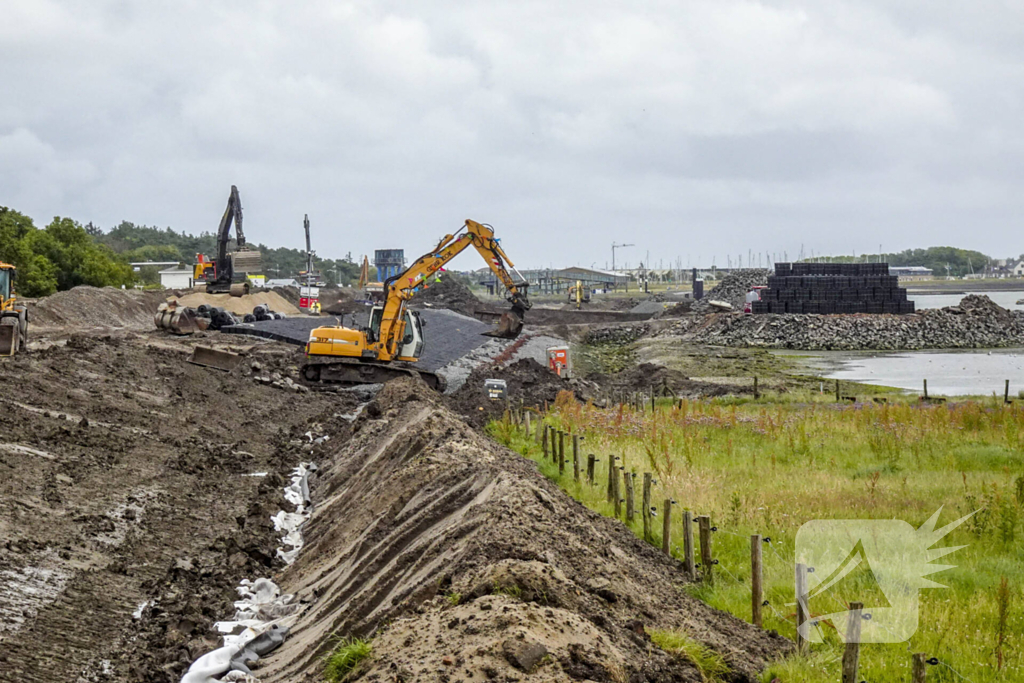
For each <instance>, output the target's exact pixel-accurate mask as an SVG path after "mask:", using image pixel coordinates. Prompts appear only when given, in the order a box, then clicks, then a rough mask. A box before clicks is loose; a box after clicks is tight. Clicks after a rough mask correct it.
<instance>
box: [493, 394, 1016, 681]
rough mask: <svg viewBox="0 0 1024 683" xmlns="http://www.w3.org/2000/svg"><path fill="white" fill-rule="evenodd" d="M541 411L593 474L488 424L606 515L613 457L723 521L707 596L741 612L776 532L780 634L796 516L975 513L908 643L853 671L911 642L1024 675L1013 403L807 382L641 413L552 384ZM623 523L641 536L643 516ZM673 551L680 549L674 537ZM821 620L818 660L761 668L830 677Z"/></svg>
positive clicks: (883, 647)
mask: <svg viewBox="0 0 1024 683" xmlns="http://www.w3.org/2000/svg"><path fill="white" fill-rule="evenodd" d="M800 398H802V399H803V400H799V399H800ZM826 398H827V395H826ZM545 420H546V422H547V423H548V424H551V425H553V426H555V427H557V428H559V429H565V430H572V431H575V432H577V433H580V434H584V435H585V436H586V442H585V444H586V450H585V452H584V453H582V454H581V457H582V458H584V459H585V458H586V454H588V453H594V454H596V455H597V457H598V459H599V462H598V466H597V473H596V479H597V481H596V482H595V484H594V486H589V485H588V484H586V483H585V482H582V483H576V482H574V481H572V474H571V472H572V468H571V467H567V476H565V477H562V478H560V477H559V475H558V469H557V466H556V465H554V464H553V463H551V462H550V461H547V462H545V461H543V458H542V455H541V452H540V448H539V446H537V445H536V444H535V443H534V442H533V440H532V439H529V440H528V439H526V438H524V436H523V434H522V432H521V431H518V430H516V429H514V428H512V427H510V426H508V425H498V424H493V425H492V427H491V433H492V434H493V435H495V437H496V438H498V439H499V440H501V441H502V442H503V443H506V444H507V445H509V446H511V447H512V448H514V449H516V450H517V451H519V452H520V453H522V454H524V455H526V456H527V457H530V458H533V459H534V460H536V461H538V464H539V466H540V469H541V471H542V472H543V473H544V474H545V475H546V476H548V477H549V478H551V479H553V480H555V481H557V482H558V483H559V484H560V485H561V486H562V487H563V488H564V489H565V490H566V491H567V492H568V493H569V494H570V495H572V496H573V497H575V498H577V499H578V500H580V501H581V502H583V503H584V504H585V505H587V506H588V507H590V508H591V509H593V510H596V511H597V512H599V513H601V514H603V515H606V516H609V517H610V516H613V514H614V513H613V508H612V505H611V504H610V503H607V502H606V501H605V490H606V485H607V476H608V464H609V462H611V461H612V456H618V457H619V458H620V459H619V460H618V463H619V464H620V465H622V466H624V467H625V469H626V470H627V471H633V472H636V473H643V472H652V473H654V475H655V478H656V481H657V483H656V485H655V490H654V494H653V499H654V501H655V504H656V505H659V506H660V503H661V501H662V500H663V499H664V498H672V499H675V500H676V501H678V503H679V505H678V506H677V507H676V508H674V509H673V513H672V514H673V515H677V516H676V517H674V520H675V519H678V520H680V521H676V522H674V528H676V529H678V524H680V523H681V512H682V510H683V509H689V510H691V511H693V512H694V513H695V514H709V515H711V517H712V522H713V523H714V524H716V525H717V526H719V528H720V529H721V531H720V532H719V533H717V534H715V537H714V544H715V545H714V555H715V557H716V558H718V559H719V567H718V568H717V569H718V570H719V571H718V574H717V576H718V579H717V580H716V584H715V587H714V588H713V589H706V588H697V589H691V590H694V591H695V592H696V593H697V594H698V595H699V597H701V598H702V599H704V600H706V601H707V602H709V603H710V604H711V605H713V606H714V607H717V608H720V609H724V610H727V611H729V612H731V613H733V614H735V615H736V616H738V617H740V618H742V619H745V620H749V619H750V593H749V590H750V588H749V586H750V568H749V557H750V548H749V543H750V541H749V537H750V534H753V533H760V534H762V535H763V536H766V537H769V538H771V542H770V543H766V544H765V549H764V562H765V594H766V597H767V598H768V600H769V601H770V607H768V608H765V628H769V629H775V630H777V631H779V632H780V633H782V634H783V635H785V636H787V637H789V638H793V637H794V635H795V628H794V620H795V616H794V614H793V607H792V605H791V603H792V602H793V586H792V562H793V552H794V539H795V535H796V532H797V530H798V529H799V528H800V526H801V525H802V524H803V523H804V522H807V521H809V520H813V519H902V520H905V521H907V522H909V523H910V524H911V525H913V526H915V527H917V526H920V525H921V524H922V523H923V522H924V521H925V520H926V519H927V518H928V517H930V516H931V515H932V514H933V513H934V512H935V511H936V510H937V509H939V508H940V507H942V508H943V512H942V514H941V516H940V519H939V524H940V525H942V524H945V523H948V522H950V521H952V520H954V519H958V518H959V517H961V516H964V515H966V514H968V513H970V512H973V511H976V510H977V514H975V515H974V516H973V517H971V518H970V520H968V522H967V523H965V524H964V525H963V526H961V527H960V528H958V529H957V530H956V531H954V532H953V533H951V534H950V535H949V536H947V537H946V538H945V539H943V540H942V541H940V542H939V543H938V545H939V546H957V545H966V546H967V547H965V548H964V549H962V550H959V551H957V552H956V553H954V554H952V555H949V556H948V557H947V558H946V559H944V560H943V561H940V562H939V563H945V564H951V565H955V568H953V569H950V570H947V571H943V572H940V573H938V574H933V575H931V577H930V578H931V579H932V580H935V581H937V582H938V583H940V584H944V585H947V586H948V588H945V589H939V588H932V589H923V590H921V592H920V627H919V629H918V632H917V634H916V635H914V636H913V638H911V640H910V642H909V643H899V644H891V645H889V644H866V645H864V646H863V647H862V650H861V653H862V654H861V671H862V678H864V679H865V680H869V681H900V680H908V679H909V675H910V653H911V652H925V653H927V654H928V655H929V656H930V657H931V656H934V657H938V658H939V659H940V660H941V661H942V662H943V663H944V664H948V666H949V667H952V669H955V670H957V671H960V672H962V673H966V672H970V673H969V674H968V675H969V678H970V680H972V681H974V683H982V682H988V681H992V682H994V681H1012V680H1024V645H1022V642H1021V641H1022V633H1024V614H1022V610H1021V607H1020V604H1019V601H1018V600H1015V599H1014V597H1013V596H1015V595H1017V594H1018V592H1019V590H1020V587H1021V585H1022V583H1024V562H1022V551H1024V544H1022V540H1021V536H1022V533H1021V532H1022V528H1021V525H1022V523H1024V517H1022V513H1024V510H1022V506H1024V453H1022V450H1021V448H1022V435H1024V407H1022V406H1020V405H1019V404H1018V405H1011V406H1004V405H1002V404H1001V402H1000V403H997V402H995V401H992V400H988V399H981V400H971V401H963V402H958V403H955V404H944V405H921V404H918V403H916V402H911V401H910V400H907V399H902V400H901V399H897V398H892V397H891V398H890V400H889V402H887V403H882V404H875V403H865V404H845V405H842V404H834V403H831V402H827V401H826V400H823V398H822V397H820V396H819V395H818V394H817V392H814V393H813V394H812V393H809V392H808V393H806V394H805V395H803V396H802V397H801V396H788V397H784V398H782V399H781V400H776V398H775V397H773V396H771V395H765V396H762V398H761V399H759V400H757V401H753V400H734V399H729V400H708V401H683V402H682V404H681V405H671V401H668V400H666V401H663V402H661V403H659V405H658V409H657V411H656V412H654V413H653V414H652V413H651V411H650V409H649V408H648V409H647V410H646V411H636V410H633V409H631V408H628V407H619V406H616V407H614V408H610V409H599V408H596V407H594V406H593V405H589V404H581V403H579V402H577V401H575V400H574V399H573V398H572V396H571V395H570V394H568V393H563V395H561V396H560V397H559V399H558V400H557V401H556V403H555V405H554V406H552V408H551V410H550V411H549V412H548V414H547V415H546V416H545ZM638 494H639V492H638ZM660 513H661V511H660V510H659V514H660ZM653 527H654V539H653V543H654V544H655V545H656V546H658V547H660V545H661V537H660V530H661V523H660V519H659V521H658V522H657V523H655V524H654V525H653ZM631 528H632V529H633V531H634V532H635V533H637V534H638V535H641V534H642V523H641V521H640V519H639V515H638V516H637V519H636V520H635V521H634V523H633V524H632V526H631ZM673 553H674V554H677V555H680V556H681V554H682V553H681V549H680V548H678V547H675V546H673ZM1003 576H1005V577H1006V581H1007V584H1006V587H1005V588H1001V579H1002V577H1003ZM861 590H863V591H867V590H868V588H867V584H866V583H865V582H849V583H847V584H844V585H843V588H842V590H838V586H837V590H833V591H830V592H828V593H827V594H826V595H824V596H822V597H819V598H816V599H815V600H813V601H812V604H811V611H812V613H818V614H824V613H829V612H834V611H837V610H839V609H844V608H845V604H847V603H849V602H850V601H853V600H861V599H862V597H863V596H862V595H859V594H854V593H856V592H858V591H861ZM844 591H845V592H844ZM850 591H852V592H850ZM823 632H824V633H825V640H826V642H825V643H823V644H821V645H815V646H813V649H814V656H812V657H810V658H807V659H804V660H796V659H791V660H787V661H785V662H782V663H778V664H776V665H774V666H773V667H772V668H771V669H770V670H769V672H767V673H766V679H765V680H766V681H770V680H771V678H772V676H777V677H779V678H780V679H781V680H782V681H785V682H786V683H789V682H791V681H821V680H838V679H839V673H840V668H839V657H840V656H841V643H839V640H838V638H837V637H836V636H835V635H834V629H833V625H831V624H827V623H826V624H824V625H823ZM1000 668H1001V670H1000ZM940 671H941V672H945V673H940ZM930 672H931V673H930V674H929V676H930V677H934V678H935V679H936V680H945V678H943V676H946V675H947V674H948V675H949V676H952V673H951V672H950V670H949V669H947V668H946V667H945V666H939V667H935V668H934V669H930ZM783 674H784V675H783ZM929 680H931V678H930V679H929ZM950 680H957V679H956V678H955V676H952V678H950Z"/></svg>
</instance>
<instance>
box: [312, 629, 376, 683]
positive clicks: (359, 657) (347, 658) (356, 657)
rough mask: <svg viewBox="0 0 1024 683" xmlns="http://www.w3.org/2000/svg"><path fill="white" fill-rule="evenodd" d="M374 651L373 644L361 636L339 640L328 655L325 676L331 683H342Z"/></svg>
mask: <svg viewBox="0 0 1024 683" xmlns="http://www.w3.org/2000/svg"><path fill="white" fill-rule="evenodd" d="M372 652H373V644H372V643H370V641H368V640H362V639H360V638H345V639H343V640H341V641H339V642H338V645H337V646H336V647H335V648H334V651H333V652H331V654H329V655H328V656H327V663H326V665H325V666H324V678H325V679H327V680H328V681H329V682H330V683H341V682H342V681H344V680H346V679H347V678H348V677H349V675H351V674H352V672H353V671H355V670H356V668H357V667H358V666H359V664H360V663H361V662H362V661H363V660H365V659H366V658H367V657H369V656H370V654H372Z"/></svg>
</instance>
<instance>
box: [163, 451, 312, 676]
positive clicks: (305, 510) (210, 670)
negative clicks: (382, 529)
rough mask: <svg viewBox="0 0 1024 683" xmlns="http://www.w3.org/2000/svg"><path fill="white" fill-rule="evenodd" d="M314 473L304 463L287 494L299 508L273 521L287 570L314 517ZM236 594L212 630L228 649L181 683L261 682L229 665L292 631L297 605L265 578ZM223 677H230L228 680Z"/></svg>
mask: <svg viewBox="0 0 1024 683" xmlns="http://www.w3.org/2000/svg"><path fill="white" fill-rule="evenodd" d="M326 439H327V437H321V440H324V441H325V440H326ZM315 471H316V465H314V464H313V463H311V462H304V463H300V464H299V466H298V467H296V468H295V469H294V470H292V476H291V482H290V483H289V484H288V486H286V487H285V489H284V497H285V500H287V501H288V502H289V503H291V504H292V505H294V506H295V509H296V511H295V512H285V511H284V510H280V511H279V512H278V513H277V514H276V515H273V516H272V517H271V518H270V519H271V521H273V523H274V529H275V530H277V531H282V532H284V533H283V534H282V536H281V544H282V545H281V547H279V548H278V549H277V556H278V557H280V558H281V559H282V560H283V561H284V562H285V564H291V563H293V562H295V558H296V557H298V554H299V550H301V549H302V543H303V541H302V532H301V530H300V529H301V527H302V525H303V524H305V522H306V520H307V519H309V517H310V515H311V514H312V510H313V506H312V503H311V501H310V497H309V475H310V473H312V472H315ZM285 548H288V550H285ZM235 590H236V591H238V595H239V598H240V599H239V600H236V601H235V603H234V605H235V615H234V618H233V619H232V620H230V621H218V622H217V623H216V624H214V628H216V629H217V630H218V631H219V632H220V633H223V634H225V635H224V639H223V642H224V644H223V645H222V646H221V647H219V648H217V649H216V650H213V651H212V652H207V653H206V654H205V655H203V656H202V657H200V658H199V659H197V660H196V661H194V662H192V666H190V667H189V669H188V671H187V672H186V673H185V675H184V676H183V677H182V679H181V683H217V682H218V681H241V682H243V683H259V679H258V678H256V677H254V676H252V675H251V674H249V673H247V672H243V671H238V670H235V671H230V672H228V670H229V669H231V667H232V664H231V660H232V659H235V658H236V656H238V655H239V654H241V653H242V652H243V651H244V650H245V647H246V645H248V644H249V643H251V642H252V641H253V640H255V639H256V638H258V637H259V636H260V635H261V634H263V633H266V632H267V631H269V630H270V629H272V628H273V627H275V626H278V627H288V626H291V624H292V622H293V621H294V620H295V617H296V613H297V612H298V609H299V605H298V604H297V603H295V596H294V595H291V594H285V595H281V589H280V588H279V587H278V585H277V584H276V583H274V582H273V581H271V580H270V579H266V578H260V579H256V580H255V581H250V580H249V579H243V580H242V582H241V583H240V584H239V585H238V587H237V588H236V589H235ZM243 668H244V667H243ZM225 672H228V673H227V675H226V676H225V675H224V674H225ZM222 676H223V677H222ZM221 677H222V678H221Z"/></svg>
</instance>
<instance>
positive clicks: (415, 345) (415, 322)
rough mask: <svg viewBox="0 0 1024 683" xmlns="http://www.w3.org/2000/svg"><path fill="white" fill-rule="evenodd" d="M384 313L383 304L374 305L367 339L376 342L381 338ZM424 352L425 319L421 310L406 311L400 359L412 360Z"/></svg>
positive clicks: (399, 348) (400, 344)
mask: <svg viewBox="0 0 1024 683" xmlns="http://www.w3.org/2000/svg"><path fill="white" fill-rule="evenodd" d="M383 315H384V307H383V306H374V307H373V308H371V309H370V325H369V327H368V328H367V335H366V339H367V341H370V342H375V341H378V340H379V339H380V321H381V317H382V316H383ZM421 353H423V321H422V319H421V318H420V314H419V311H410V310H406V311H405V333H404V335H403V336H402V341H401V342H400V343H399V347H398V358H399V360H411V359H416V358H419V357H420V354H421Z"/></svg>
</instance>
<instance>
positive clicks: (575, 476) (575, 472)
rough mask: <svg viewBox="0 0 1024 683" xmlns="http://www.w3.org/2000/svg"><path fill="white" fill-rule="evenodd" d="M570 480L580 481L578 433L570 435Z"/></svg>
mask: <svg viewBox="0 0 1024 683" xmlns="http://www.w3.org/2000/svg"><path fill="white" fill-rule="evenodd" d="M572 480H573V481H575V482H577V483H579V481H580V435H579V434H573V435H572Z"/></svg>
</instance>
